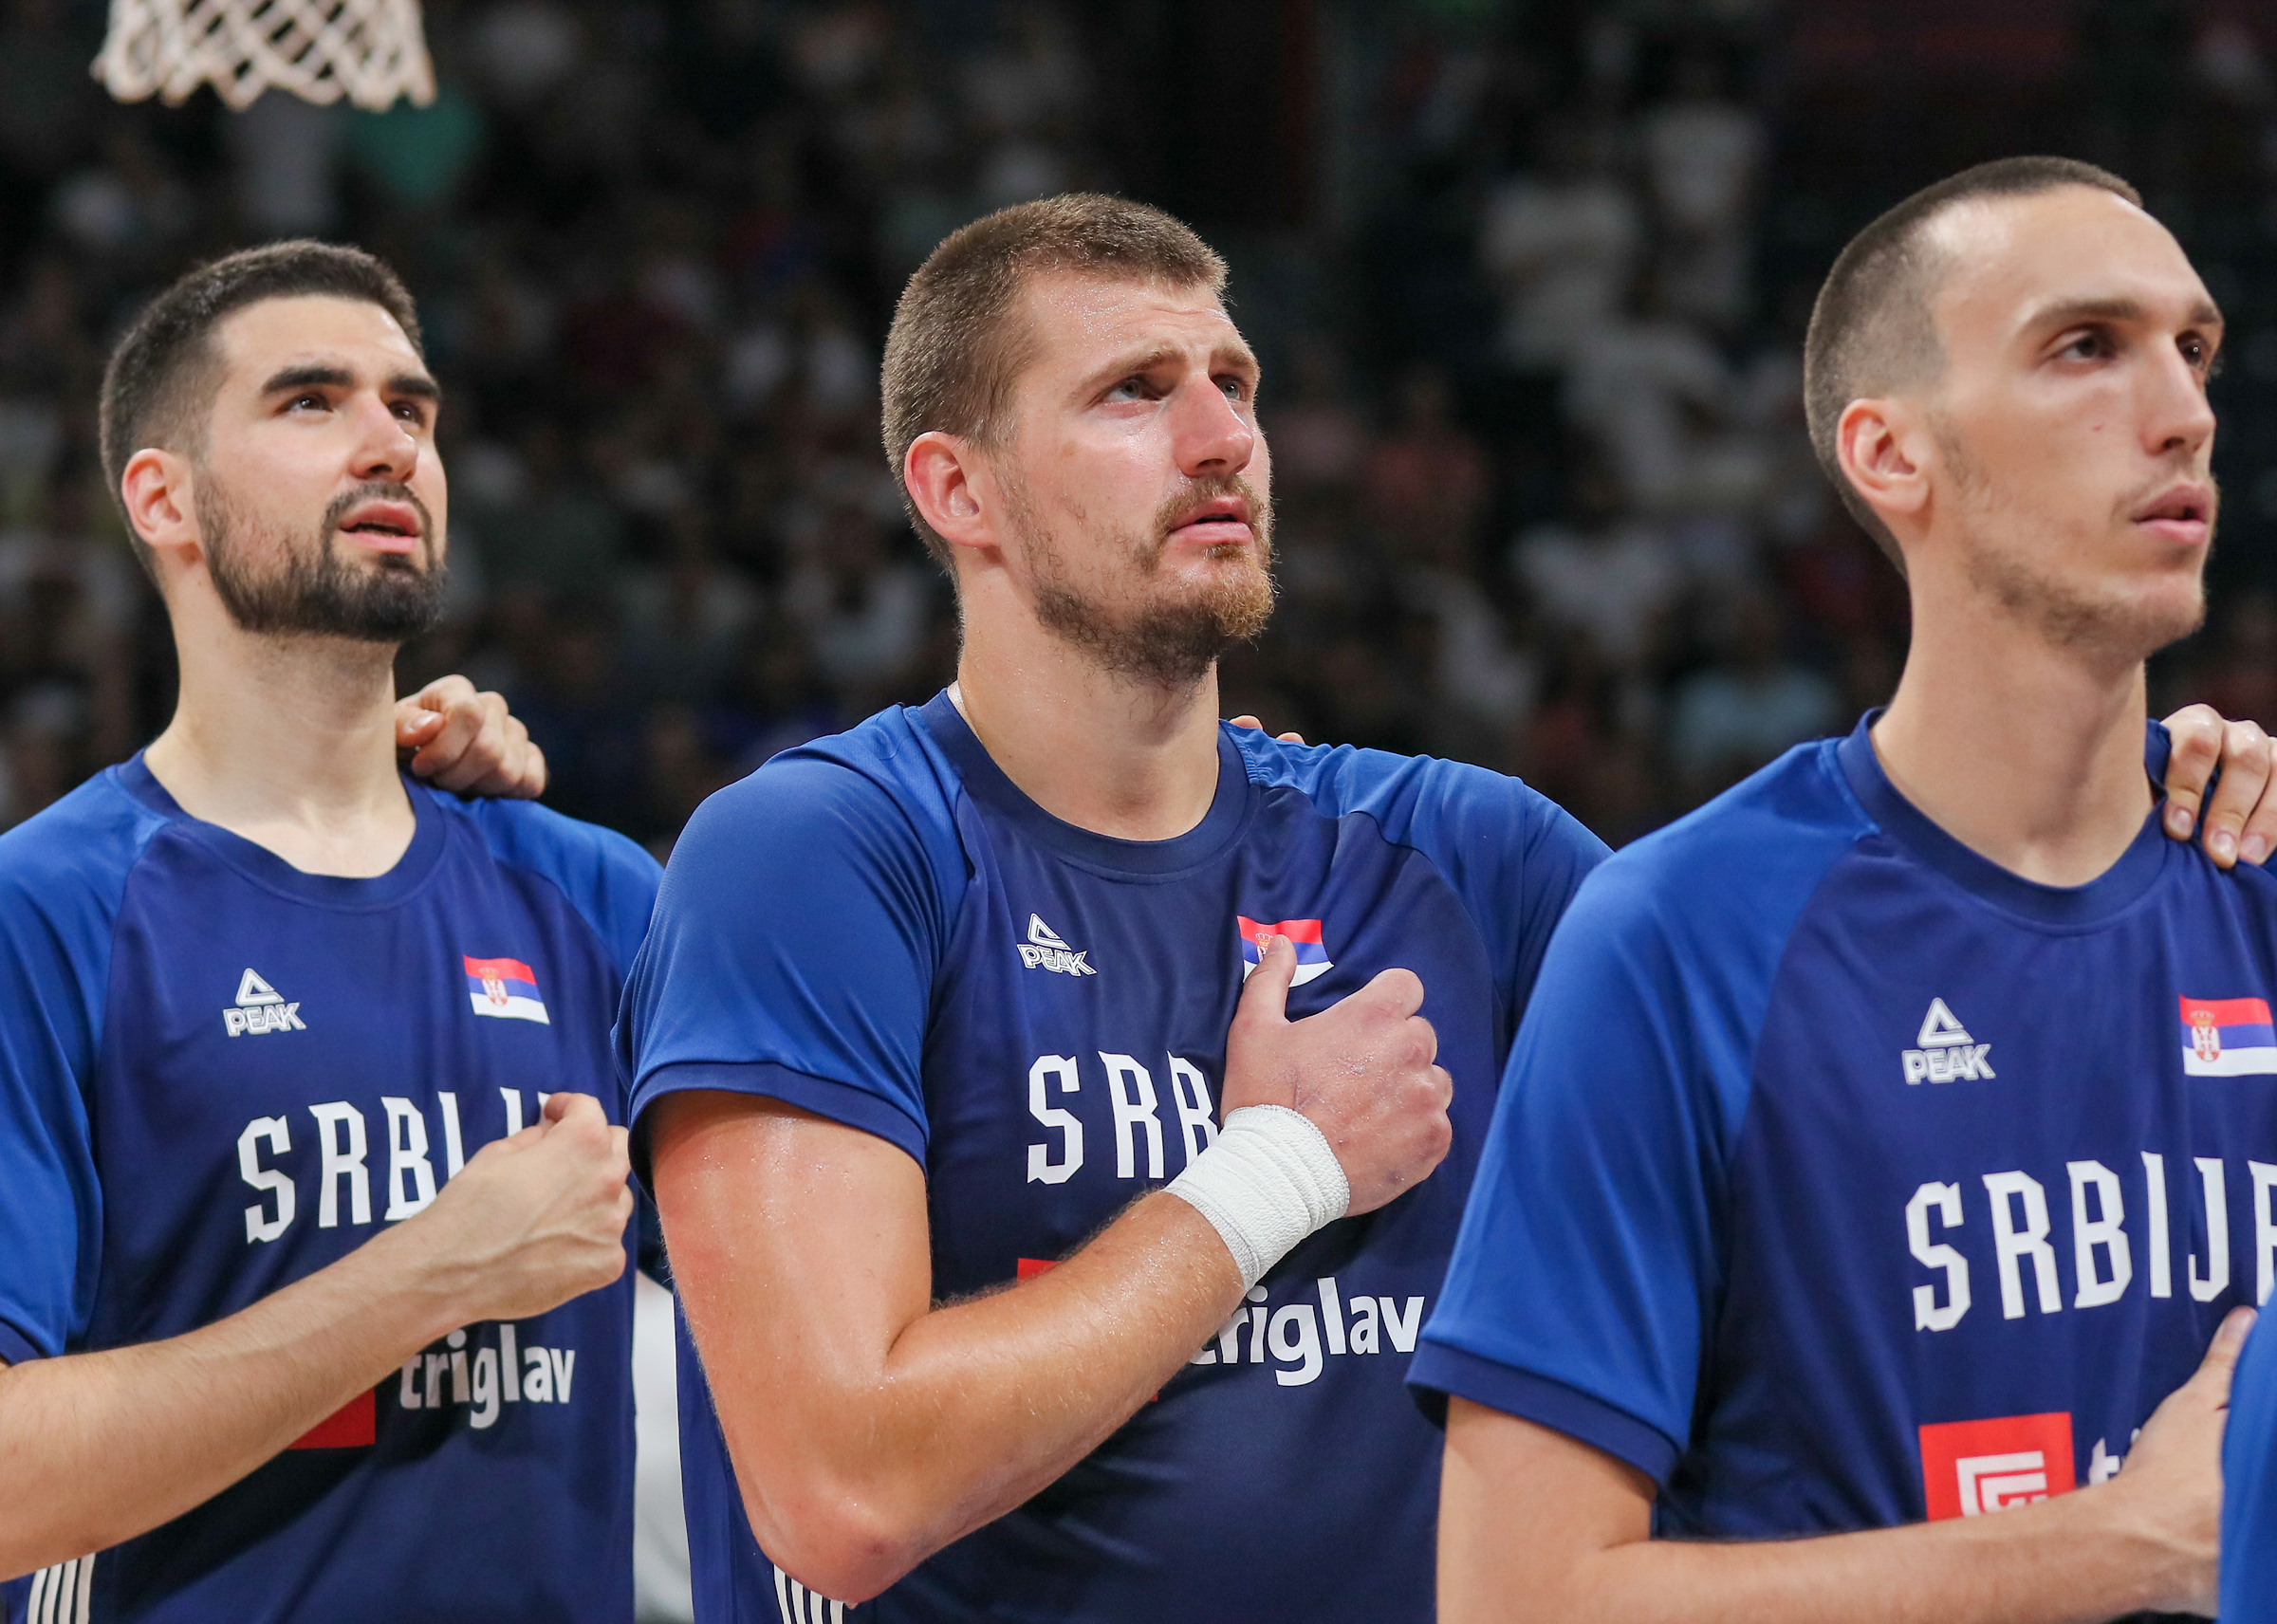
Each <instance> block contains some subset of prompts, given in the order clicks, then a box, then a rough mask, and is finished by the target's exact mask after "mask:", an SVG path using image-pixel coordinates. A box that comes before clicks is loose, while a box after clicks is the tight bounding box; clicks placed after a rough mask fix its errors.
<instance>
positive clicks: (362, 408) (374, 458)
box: [349, 396, 419, 484]
mask: <svg viewBox="0 0 2277 1624" xmlns="http://www.w3.org/2000/svg"><path fill="white" fill-rule="evenodd" d="M349 411H350V415H351V419H352V421H353V422H354V423H355V426H356V443H355V451H354V463H353V466H352V469H351V471H352V472H353V473H354V475H355V477H357V478H358V479H386V480H393V481H394V482H396V483H398V484H403V483H407V482H408V481H409V480H410V478H411V475H412V471H413V470H415V469H416V468H417V467H418V465H419V441H418V437H417V435H416V434H413V433H412V432H411V427H410V425H409V424H407V423H405V422H404V421H403V419H402V418H400V417H398V416H397V415H396V414H395V412H394V410H393V409H392V408H391V407H389V405H388V403H387V402H386V401H384V400H381V399H379V397H377V396H371V397H359V398H358V399H357V400H356V401H355V402H354V404H353V405H352V406H351V407H350V409H349Z"/></svg>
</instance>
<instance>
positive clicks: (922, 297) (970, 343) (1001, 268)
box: [879, 192, 1226, 575]
mask: <svg viewBox="0 0 2277 1624" xmlns="http://www.w3.org/2000/svg"><path fill="white" fill-rule="evenodd" d="M1064 270H1072V271H1078V272H1081V273H1083V274H1084V275H1087V276H1098V277H1103V278H1112V279H1115V280H1117V281H1130V282H1154V283H1160V284H1162V285H1164V286H1171V287H1197V286H1198V287H1207V288H1208V289H1209V290H1210V291H1211V292H1212V293H1213V294H1222V293H1223V292H1224V291H1225V286H1226V262H1225V261H1224V260H1223V259H1221V258H1219V257H1218V255H1217V253H1216V251H1215V250H1214V249H1212V248H1211V247H1210V245H1209V244H1207V243H1205V242H1203V241H1202V239H1201V238H1200V237H1198V236H1196V235H1194V231H1193V229H1192V228H1191V227H1189V226H1186V225H1184V224H1183V223H1181V222H1180V221H1177V220H1175V219H1173V218H1172V217H1171V216H1170V215H1168V214H1165V213H1164V212H1162V211H1161V210H1159V209H1154V208H1150V207H1148V206H1147V205H1146V204H1144V203H1133V202H1131V201H1129V200H1128V199H1126V198H1121V197H1108V196H1103V195H1101V194H1098V193H1088V192H1074V193H1068V194H1065V195H1064V196H1059V197H1046V198H1044V199H1043V200H1041V201H1039V202H1035V203H1021V204H1016V205H1014V206H1013V207H1012V208H1009V209H1000V210H998V211H997V212H995V213H993V214H986V215H983V216H982V217H981V218H979V219H977V220H975V221H973V222H972V224H971V225H969V226H965V227H962V228H960V229H959V230H957V231H953V232H951V233H950V234H949V236H948V237H946V238H944V239H943V240H942V242H941V245H940V247H938V248H936V249H934V250H933V252H932V253H931V254H930V255H928V256H927V257H926V260H925V263H924V264H923V265H921V266H919V267H918V268H917V272H916V275H915V276H913V277H911V278H910V279H909V286H907V287H905V288H903V289H902V291H901V301H900V303H899V304H898V305H897V306H896V307H895V309H894V325H893V330H892V332H891V333H889V334H888V335H887V336H886V341H885V365H884V368H883V372H882V376H881V377H880V378H879V393H880V396H881V397H882V399H881V404H882V407H883V417H884V437H885V457H886V462H887V464H888V465H889V466H890V467H891V468H892V469H893V471H894V478H895V479H896V480H897V481H901V479H902V466H903V463H904V461H905V459H906V458H907V457H908V455H909V448H910V445H911V443H912V442H913V441H915V440H916V438H917V436H918V435H920V434H932V433H934V432H935V431H936V430H937V431H938V432H940V433H942V434H954V435H956V436H958V437H959V438H960V439H966V440H970V441H972V443H973V444H974V445H976V446H979V447H981V448H982V449H984V450H990V449H993V448H995V447H997V446H999V445H1001V444H1002V443H1003V441H1004V436H1005V433H1006V431H1007V429H1008V428H1009V424H1008V422H1007V421H1006V411H1007V408H1008V407H1009V404H1010V400H1011V393H1012V385H1013V383H1014V382H1015V381H1016V380H1017V379H1018V378H1019V376H1020V370H1021V368H1022V367H1023V366H1025V365H1026V364H1027V360H1028V352H1027V342H1026V337H1027V335H1026V334H1025V333H1023V332H1021V331H1019V330H1018V329H1017V327H1016V324H1015V321H1014V317H1013V306H1014V305H1016V304H1017V302H1018V300H1019V297H1020V291H1021V289H1022V288H1023V287H1025V286H1027V282H1028V279H1029V278H1030V277H1033V276H1037V275H1042V274H1046V273H1049V272H1052V271H1064ZM901 501H902V505H903V506H904V507H905V508H907V509H908V510H909V522H910V524H911V525H912V526H915V527H916V532H917V534H918V536H919V537H921V538H922V539H923V541H924V543H925V547H926V550H927V551H928V552H930V553H932V554H933V556H934V558H935V560H937V561H938V562H939V563H940V564H941V566H942V567H943V568H944V569H950V572H951V574H952V575H953V574H954V573H955V572H954V570H953V568H951V564H950V559H951V553H950V547H949V544H948V543H947V542H945V541H943V540H942V539H941V538H940V537H939V536H938V535H936V534H935V532H934V529H933V527H932V526H929V525H927V524H926V523H925V519H924V515H922V514H921V513H919V512H918V511H917V506H916V503H915V502H914V501H912V500H910V495H909V489H908V486H907V483H906V482H903V483H902V490H901Z"/></svg>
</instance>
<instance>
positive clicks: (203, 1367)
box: [0, 1230, 459, 1577]
mask: <svg viewBox="0 0 2277 1624" xmlns="http://www.w3.org/2000/svg"><path fill="white" fill-rule="evenodd" d="M457 1308H458V1305H457V1304H456V1302H455V1301H454V1294H453V1293H452V1292H451V1291H450V1290H449V1289H448V1288H447V1287H446V1286H445V1285H444V1284H442V1283H437V1282H436V1281H435V1280H434V1279H433V1278H432V1274H431V1271H429V1270H428V1269H427V1268H425V1267H424V1260H423V1259H422V1257H421V1256H420V1246H419V1240H418V1237H417V1235H416V1234H407V1233H405V1232H404V1231H402V1230H393V1231H390V1232H388V1233H387V1234H385V1235H381V1236H379V1237H376V1238H375V1239H374V1240H373V1241H372V1242H371V1243H369V1244H368V1245H366V1246H362V1247H361V1248H359V1249H358V1250H357V1251H356V1252H355V1253H353V1254H351V1255H350V1256H349V1257H347V1258H345V1259H343V1260H342V1261H341V1262H340V1263H337V1264H333V1265H332V1266H331V1267H329V1268H326V1269H323V1270H320V1271H318V1272H317V1273H316V1274H313V1275H310V1276H309V1277H307V1278H306V1279H305V1280H301V1281H297V1282H295V1283H293V1284H291V1285H288V1286H287V1287H285V1288H284V1289H283V1290H281V1291H278V1292H276V1293H275V1294H273V1295H272V1296H269V1297H268V1298H265V1299H263V1300H262V1301H259V1302H256V1303H254V1304H253V1305H252V1306H250V1307H249V1308H246V1309H243V1310H241V1311H240V1312H238V1313H236V1314H233V1315H231V1316H230V1317H229V1318H228V1319H226V1320H219V1321H216V1322H215V1323H213V1324H212V1325H208V1326H203V1327H201V1328H200V1329H198V1330H195V1331H192V1332H189V1333H187V1334H186V1335H183V1336H180V1337H175V1338H168V1339H166V1340H164V1341H159V1342H151V1343H145V1344H143V1345H140V1346H138V1347H129V1348H118V1349H111V1350H107V1351H104V1352H101V1353H90V1354H74V1355H66V1356H63V1357H60V1358H53V1359H35V1360H30V1361H28V1362H26V1363H24V1364H21V1365H16V1366H13V1367H9V1368H6V1369H0V1577H15V1576H18V1575H21V1574H25V1573H29V1572H31V1571H33V1570H34V1569H37V1568H41V1567H45V1566H46V1565H48V1564H49V1563H52V1562H58V1561H68V1560H70V1559H73V1558H75V1557H80V1556H84V1555H86V1554H87V1553H89V1552H91V1551H98V1550H102V1549H104V1548H106V1547H107V1546H110V1545H114V1544H116V1543H118V1542H119V1541H121V1540H125V1539H129V1538H132V1537H133V1536H135V1535H137V1534H140V1533H144V1532H147V1531H148V1530H150V1529H152V1528H155V1527H157V1526H158V1524H160V1523H165V1522H167V1521H168V1520H170V1519H172V1518H174V1517H177V1516H179V1515H181V1513H183V1512H185V1511H187V1510H189V1509H190V1508H191V1507H193V1506H194V1505H196V1504H200V1503H201V1502H203V1501H206V1500H208V1499H211V1498H212V1497H213V1495H215V1494H217V1493H219V1492H220V1491H221V1490H222V1489H224V1488H226V1487H228V1486H230V1485H231V1484H232V1483H235V1482H236V1481H237V1480H238V1479H239V1478H242V1477H244V1476H245V1475H246V1474H247V1473H248V1472H250V1471H251V1470H252V1469H253V1468H254V1467H258V1466H260V1465H261V1464H262V1463H264V1462H265V1461H267V1460H268V1459H269V1458H270V1457H272V1456H274V1455H275V1454H277V1453H278V1452H279V1451H280V1450H282V1449H285V1448H286V1446H287V1445H288V1444H290V1443H292V1442H293V1441H294V1440H295V1439H296V1438H299V1437H300V1436H301V1435H302V1434H304V1433H305V1432H306V1431H307V1430H309V1429H310V1428H311V1427H313V1426H315V1425H316V1424H317V1423H318V1422H319V1421H322V1420H324V1418H325V1417H326V1416H328V1415H331V1414H332V1413H333V1412H336V1411H338V1410H339V1409H340V1408H341V1407H342V1405H344V1404H345V1403H347V1402H348V1400H349V1399H351V1398H353V1397H354V1396H355V1395H356V1394H357V1393H361V1392H363V1391H365V1390H367V1389H369V1388H371V1387H372V1386H373V1385H374V1384H375V1383H377V1382H378V1381H379V1379H380V1378H381V1377H382V1376H383V1375H386V1374H387V1372H388V1371H390V1370H391V1369H393V1368H395V1367H396V1366H397V1365H398V1364H399V1363H400V1362H401V1361H402V1360H403V1359H405V1358H407V1357H408V1356H410V1355H411V1354H412V1353H413V1352H415V1351H416V1350H417V1349H418V1348H420V1347H423V1346H425V1345H426V1344H427V1343H428V1342H430V1341H433V1340H434V1339H435V1338H436V1337H438V1336H441V1335H442V1334H443V1333H444V1332H446V1331H448V1330H449V1329H451V1328H452V1327H453V1326H454V1325H455V1324H457V1323H458V1322H459V1321H458V1320H457V1319H456V1318H455V1317H454V1316H455V1315H456V1313H457Z"/></svg>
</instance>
